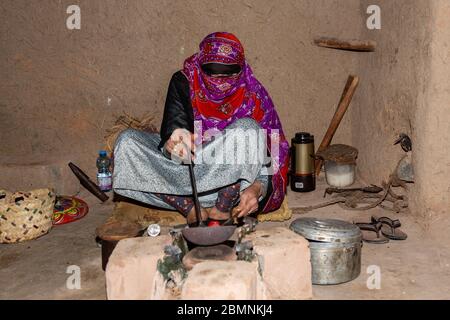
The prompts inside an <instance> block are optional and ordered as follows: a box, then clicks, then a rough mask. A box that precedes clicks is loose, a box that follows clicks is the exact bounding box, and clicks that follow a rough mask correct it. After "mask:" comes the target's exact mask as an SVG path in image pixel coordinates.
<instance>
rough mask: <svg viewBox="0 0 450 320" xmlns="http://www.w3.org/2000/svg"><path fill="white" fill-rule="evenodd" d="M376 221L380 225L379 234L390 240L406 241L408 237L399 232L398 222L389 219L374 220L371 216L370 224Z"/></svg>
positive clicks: (399, 224)
mask: <svg viewBox="0 0 450 320" xmlns="http://www.w3.org/2000/svg"><path fill="white" fill-rule="evenodd" d="M374 221H377V222H379V223H381V224H382V227H381V233H382V234H383V235H384V236H385V237H386V238H389V239H391V240H406V238H408V235H407V234H406V233H404V232H403V231H402V230H400V226H401V225H402V224H401V223H400V220H398V219H395V220H393V219H391V218H389V217H381V218H376V217H373V216H372V222H374Z"/></svg>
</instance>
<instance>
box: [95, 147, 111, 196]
mask: <svg viewBox="0 0 450 320" xmlns="http://www.w3.org/2000/svg"><path fill="white" fill-rule="evenodd" d="M110 166H111V159H110V158H109V157H108V155H107V153H106V151H105V150H100V151H99V153H98V158H97V169H98V171H97V183H98V186H99V188H100V190H102V191H111V189H112V174H111V171H110V169H109V168H110Z"/></svg>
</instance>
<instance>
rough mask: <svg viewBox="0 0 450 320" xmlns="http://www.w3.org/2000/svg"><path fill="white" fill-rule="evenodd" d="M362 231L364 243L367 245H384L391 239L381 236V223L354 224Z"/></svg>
mask: <svg viewBox="0 0 450 320" xmlns="http://www.w3.org/2000/svg"><path fill="white" fill-rule="evenodd" d="M354 224H355V225H357V226H358V228H359V229H360V230H361V233H362V237H363V241H364V242H367V243H374V244H383V243H388V242H389V239H388V238H386V237H384V236H383V235H381V234H380V229H381V227H382V224H381V222H378V223H366V222H356V223H354Z"/></svg>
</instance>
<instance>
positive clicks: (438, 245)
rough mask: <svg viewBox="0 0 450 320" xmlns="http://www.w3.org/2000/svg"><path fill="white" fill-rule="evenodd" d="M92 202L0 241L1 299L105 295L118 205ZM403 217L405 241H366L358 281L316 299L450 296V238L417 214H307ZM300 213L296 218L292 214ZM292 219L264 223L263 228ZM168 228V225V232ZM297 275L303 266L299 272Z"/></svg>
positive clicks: (312, 199) (319, 289)
mask: <svg viewBox="0 0 450 320" xmlns="http://www.w3.org/2000/svg"><path fill="white" fill-rule="evenodd" d="M324 188H325V183H324V181H323V180H322V179H320V180H319V181H318V188H317V191H316V192H312V193H308V194H298V193H293V192H290V193H289V196H288V199H289V205H290V206H291V207H294V206H303V205H309V204H313V203H319V202H320V201H322V200H323V198H322V195H323V190H324ZM79 196H80V197H81V198H83V199H85V200H86V201H87V202H88V204H89V205H90V212H89V214H88V215H87V216H86V217H85V218H83V219H82V220H80V221H78V222H75V223H71V224H67V225H63V226H58V227H55V228H53V229H52V231H51V232H50V233H49V234H48V235H46V236H44V237H42V238H40V239H37V240H34V241H30V242H26V243H21V244H13V245H0V288H1V290H0V299H105V298H106V293H105V279H104V273H103V271H102V269H101V259H100V248H99V247H98V245H97V244H96V242H95V228H96V226H98V225H100V224H101V223H102V222H103V221H105V220H106V219H107V217H108V216H109V214H110V213H111V210H112V206H113V204H112V202H106V203H104V204H101V203H100V202H99V201H98V200H96V198H94V197H93V196H91V195H90V194H89V193H87V192H86V191H82V192H81V193H80V195H79ZM371 214H375V215H386V214H389V216H391V217H398V218H400V220H401V221H402V224H403V227H402V229H403V230H404V231H405V232H406V233H408V236H409V238H408V239H407V240H406V241H391V242H390V243H388V244H384V245H373V244H372V245H371V244H364V246H363V250H362V270H361V275H360V276H359V277H358V278H357V279H356V280H354V281H351V282H349V283H345V284H341V285H334V286H314V288H313V293H314V299H450V250H448V243H449V242H448V240H449V236H448V235H439V236H435V237H432V236H431V235H430V234H428V233H427V232H426V231H424V230H423V229H422V228H421V226H420V225H419V224H418V223H416V222H415V219H414V218H413V217H412V216H411V215H410V214H406V213H404V214H400V215H398V216H395V215H392V214H391V213H390V212H386V211H383V210H381V209H372V210H370V211H369V212H355V211H345V210H343V209H341V208H340V207H338V206H330V207H326V208H322V209H318V210H314V211H312V212H309V213H308V214H305V215H302V216H315V217H323V218H325V217H326V218H339V219H344V220H348V221H356V220H358V221H359V220H368V219H370V215H371ZM297 217H300V215H295V216H294V217H293V219H295V218H297ZM289 223H290V222H289V221H288V222H284V223H275V222H267V223H262V224H260V225H259V226H258V228H268V227H270V226H273V225H280V224H284V225H286V226H288V225H289ZM163 232H167V230H164V229H163ZM71 265H76V266H79V267H80V270H81V289H72V290H71V289H68V288H67V286H66V282H67V279H68V278H69V277H70V274H68V273H67V268H68V266H71ZM369 266H378V267H379V268H380V269H379V270H380V272H381V288H380V289H373V290H370V289H368V287H367V284H366V283H367V280H368V279H369V277H370V274H368V273H367V268H368V267H369ZM292 272H296V270H292Z"/></svg>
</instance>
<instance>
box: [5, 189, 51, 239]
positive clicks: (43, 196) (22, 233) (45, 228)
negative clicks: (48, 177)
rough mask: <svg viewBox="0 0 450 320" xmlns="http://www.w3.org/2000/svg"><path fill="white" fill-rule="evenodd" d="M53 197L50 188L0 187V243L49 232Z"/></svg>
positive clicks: (32, 237)
mask: <svg viewBox="0 0 450 320" xmlns="http://www.w3.org/2000/svg"><path fill="white" fill-rule="evenodd" d="M55 198H56V195H55V193H54V192H53V190H51V189H36V190H32V191H29V192H15V193H11V192H8V191H5V190H0V243H15V242H22V241H26V240H32V239H36V238H38V237H40V236H42V235H44V234H46V233H47V232H49V231H50V229H51V228H52V225H53V223H52V215H53V207H54V205H55Z"/></svg>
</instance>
